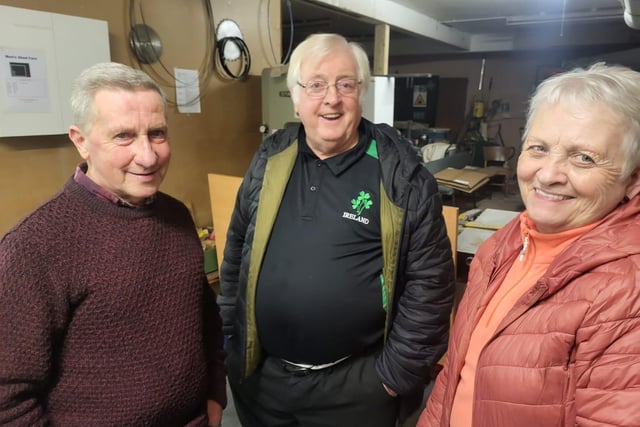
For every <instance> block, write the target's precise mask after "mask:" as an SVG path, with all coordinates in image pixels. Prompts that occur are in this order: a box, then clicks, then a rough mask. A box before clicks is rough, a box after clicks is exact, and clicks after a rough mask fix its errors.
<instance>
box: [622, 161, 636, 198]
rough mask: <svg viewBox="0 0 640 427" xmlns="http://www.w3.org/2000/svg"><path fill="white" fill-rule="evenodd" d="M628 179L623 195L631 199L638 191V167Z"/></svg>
mask: <svg viewBox="0 0 640 427" xmlns="http://www.w3.org/2000/svg"><path fill="white" fill-rule="evenodd" d="M628 179H629V182H628V184H627V189H626V192H625V195H626V197H627V198H629V199H632V198H634V197H635V196H636V195H637V194H638V193H640V168H636V170H634V171H633V173H632V174H631V176H630V177H629V178H628Z"/></svg>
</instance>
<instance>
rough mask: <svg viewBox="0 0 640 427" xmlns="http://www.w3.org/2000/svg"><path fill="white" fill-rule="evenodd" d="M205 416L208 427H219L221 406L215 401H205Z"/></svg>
mask: <svg viewBox="0 0 640 427" xmlns="http://www.w3.org/2000/svg"><path fill="white" fill-rule="evenodd" d="M207 415H208V416H209V427H219V426H220V425H221V424H222V406H220V404H219V403H218V402H216V401H215V400H207Z"/></svg>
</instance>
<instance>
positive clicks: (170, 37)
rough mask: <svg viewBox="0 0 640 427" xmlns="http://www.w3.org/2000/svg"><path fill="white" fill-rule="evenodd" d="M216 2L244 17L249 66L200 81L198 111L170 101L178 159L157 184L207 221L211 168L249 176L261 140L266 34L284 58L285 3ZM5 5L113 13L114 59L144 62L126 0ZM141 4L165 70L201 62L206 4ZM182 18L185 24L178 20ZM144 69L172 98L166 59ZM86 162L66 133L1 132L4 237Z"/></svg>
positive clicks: (24, 0) (269, 59)
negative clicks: (132, 40)
mask: <svg viewBox="0 0 640 427" xmlns="http://www.w3.org/2000/svg"><path fill="white" fill-rule="evenodd" d="M211 3H212V6H213V9H214V13H215V14H216V18H217V19H218V20H219V19H220V18H221V17H225V18H229V19H233V20H234V21H236V22H238V24H239V25H240V28H241V30H242V32H243V34H244V36H245V37H246V42H247V44H248V46H249V49H250V50H251V69H252V73H251V75H250V76H249V77H247V78H246V79H243V80H241V81H227V80H223V79H221V78H217V77H216V76H214V77H213V78H211V79H210V80H209V81H208V82H207V84H206V85H202V86H201V87H200V90H201V91H202V94H203V99H202V100H201V104H202V105H201V107H202V113H201V114H195V113H192V114H182V113H179V112H178V111H177V108H176V107H175V106H174V105H171V106H170V107H169V109H168V121H169V135H170V138H171V151H172V157H171V165H170V166H169V171H168V174H167V177H166V179H165V181H164V183H163V184H162V187H161V190H162V191H164V192H166V193H169V194H170V195H172V196H173V197H176V198H177V199H180V200H181V201H183V202H185V203H186V204H188V205H190V206H191V207H192V210H193V215H194V218H195V222H196V225H197V226H200V227H204V226H208V225H211V210H210V209H211V205H210V201H209V192H208V190H207V174H209V173H219V174H227V175H238V176H239V175H244V173H245V171H246V169H247V167H248V166H249V163H250V162H251V158H252V157H253V154H254V153H255V151H256V149H257V148H258V146H259V145H260V143H261V142H262V135H261V134H260V132H259V130H258V129H259V126H260V123H261V122H262V115H261V107H260V105H261V91H260V89H261V79H260V77H259V76H260V73H261V72H262V69H263V68H264V67H267V66H270V65H271V64H273V55H272V53H271V52H272V50H271V48H270V47H269V46H268V44H267V43H268V39H269V38H268V37H266V35H267V34H271V35H272V40H271V41H272V42H273V43H274V50H275V56H276V57H280V51H281V49H280V46H281V43H280V39H281V37H280V2H273V1H272V2H270V6H269V7H270V13H269V14H267V13H266V12H267V11H266V7H267V2H256V1H255V0H234V1H233V2H229V1H224V0H213V1H212V2H211ZM258 3H260V5H259V6H257V4H258ZM0 5H5V6H13V7H23V8H29V9H34V10H42V11H46V12H52V13H61V14H66V15H73V16H81V17H85V18H92V19H100V20H104V21H107V22H108V27H109V42H110V51H111V58H112V60H114V61H116V62H122V63H124V64H128V65H131V66H134V67H138V65H137V64H136V61H135V58H134V56H133V55H132V54H131V52H130V49H129V43H128V38H129V25H128V23H127V21H128V18H127V16H126V15H127V11H128V2H126V1H124V0H113V1H110V2H88V1H85V0H64V1H55V2H54V1H42V0H0ZM142 7H143V9H144V12H145V18H148V20H149V21H152V22H149V24H150V25H151V26H152V27H153V28H154V29H155V30H156V31H157V32H158V33H159V35H160V37H161V39H162V42H163V45H164V48H163V53H162V61H163V63H164V65H165V66H167V70H169V71H172V70H173V67H174V66H177V67H180V68H191V69H198V68H199V67H200V65H201V64H202V61H203V53H204V52H205V51H206V46H205V45H204V41H205V40H206V31H205V30H206V28H205V20H204V14H203V4H202V2H179V1H175V0H173V1H169V0H162V1H160V0H158V1H154V2H143V6H142ZM267 16H269V17H270V22H269V24H270V25H269V26H270V29H269V28H267V20H266V17H267ZM184 22H188V23H189V25H176V23H184ZM142 68H143V69H144V70H145V71H148V72H149V74H150V75H152V77H154V78H156V79H157V81H158V83H160V84H161V85H162V86H163V87H164V89H165V91H166V92H167V94H168V95H169V97H170V98H171V99H174V97H175V88H174V87H173V86H174V85H175V82H174V81H173V79H172V78H171V76H170V75H169V74H168V72H167V71H165V70H164V69H163V68H162V66H161V65H160V64H158V63H155V64H152V65H150V66H144V67H142ZM0 114H2V113H1V112H0ZM80 160H81V159H80V156H78V154H77V152H76V150H75V148H74V147H73V144H72V143H71V142H70V141H69V140H68V138H67V136H66V135H54V136H42V137H10V138H0V199H1V200H2V209H0V236H1V235H3V234H4V233H6V232H7V231H8V230H9V228H10V227H11V226H12V225H13V224H15V223H16V222H17V221H18V220H19V219H20V218H21V217H22V216H24V215H25V214H27V213H28V212H30V211H31V210H33V209H34V208H35V207H37V206H38V205H39V204H40V203H42V202H44V201H45V200H46V199H47V198H49V197H50V196H51V195H52V194H54V193H55V192H56V191H58V190H59V189H60V188H61V187H62V185H63V184H64V182H65V181H66V180H67V179H68V178H69V177H70V176H71V175H73V172H74V168H75V166H76V165H77V164H78V163H79V162H80Z"/></svg>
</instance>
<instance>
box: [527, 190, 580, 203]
mask: <svg viewBox="0 0 640 427" xmlns="http://www.w3.org/2000/svg"><path fill="white" fill-rule="evenodd" d="M534 191H535V192H536V194H537V195H538V196H541V197H543V198H545V199H548V200H554V201H562V200H569V199H572V197H569V196H561V195H559V194H551V193H547V192H546V191H543V190H541V189H539V188H536V189H535V190H534Z"/></svg>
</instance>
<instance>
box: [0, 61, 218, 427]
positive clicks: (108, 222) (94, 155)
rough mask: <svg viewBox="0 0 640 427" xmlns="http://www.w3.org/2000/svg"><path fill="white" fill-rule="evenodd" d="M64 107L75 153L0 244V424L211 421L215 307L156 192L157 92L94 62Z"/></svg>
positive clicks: (170, 201) (197, 260)
mask: <svg viewBox="0 0 640 427" xmlns="http://www.w3.org/2000/svg"><path fill="white" fill-rule="evenodd" d="M71 105H72V110H73V112H74V125H72V126H71V127H70V129H69V138H70V139H71V141H72V142H73V144H74V145H75V147H76V148H77V150H78V152H79V153H80V156H81V157H82V158H83V159H84V162H83V163H82V164H80V166H79V167H78V168H77V170H76V171H75V173H74V175H73V176H72V177H70V179H69V180H68V181H67V183H66V184H65V185H64V187H63V188H62V189H61V190H60V191H59V192H58V193H57V194H56V195H54V196H53V197H52V198H51V199H49V200H48V201H47V202H45V203H44V204H43V205H42V206H40V207H39V208H37V209H36V210H35V211H33V212H32V213H30V214H28V215H27V216H26V217H25V218H23V219H22V220H21V221H20V222H19V223H18V224H17V225H16V226H15V227H14V228H13V229H12V230H10V231H9V232H8V233H7V234H6V235H5V236H4V237H3V238H2V240H1V241H0V425H3V426H4V425H9V426H64V427H74V426H82V427H87V426H118V427H125V426H136V427H139V426H190V427H196V426H198V427H200V426H202V427H205V426H207V425H218V424H220V420H221V416H222V408H223V407H224V406H225V405H226V392H225V368H224V358H225V353H224V351H223V349H222V341H223V338H222V334H221V322H220V317H219V312H218V307H217V305H216V303H215V299H214V295H213V294H212V292H211V289H210V288H209V286H208V283H207V281H206V277H205V275H204V271H203V258H202V248H201V246H200V242H199V240H198V238H197V235H196V230H195V227H194V224H193V221H192V219H191V216H190V214H189V211H188V210H187V209H186V207H185V206H184V205H183V204H182V203H180V202H179V201H177V200H176V199H174V198H172V197H170V196H168V195H167V194H164V193H161V192H159V191H158V188H159V186H160V183H161V182H162V180H163V178H164V176H165V173H166V171H167V168H168V165H169V159H170V157H171V153H170V149H169V138H168V132H167V120H166V100H165V97H164V94H163V92H162V90H161V89H160V88H159V87H158V85H157V84H156V83H154V82H153V80H151V79H150V78H149V77H148V76H147V75H146V74H144V73H143V72H141V71H139V70H134V69H132V68H129V67H127V66H124V65H121V64H116V63H104V64H97V65H95V66H93V67H90V68H89V69H87V70H85V71H84V72H83V73H82V74H81V75H80V76H79V77H78V79H77V80H76V82H75V85H74V88H73V91H72V95H71ZM25 167H29V166H25Z"/></svg>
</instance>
